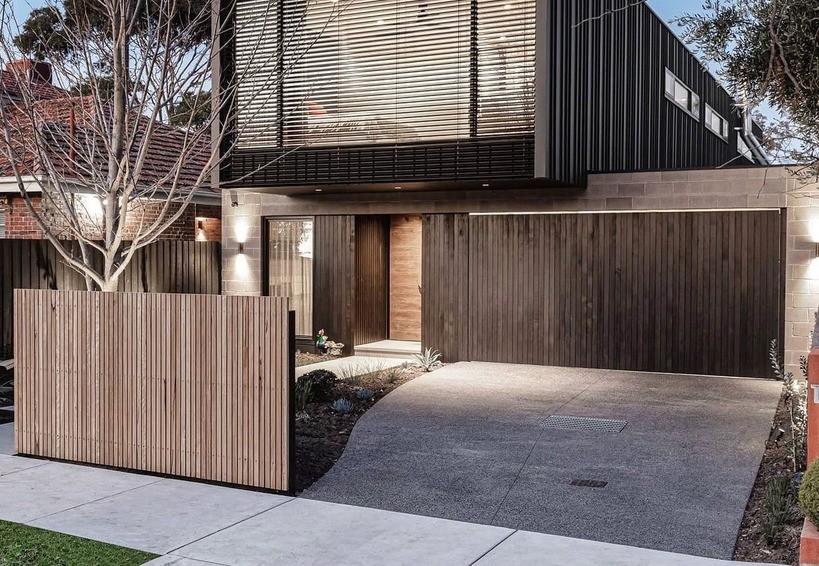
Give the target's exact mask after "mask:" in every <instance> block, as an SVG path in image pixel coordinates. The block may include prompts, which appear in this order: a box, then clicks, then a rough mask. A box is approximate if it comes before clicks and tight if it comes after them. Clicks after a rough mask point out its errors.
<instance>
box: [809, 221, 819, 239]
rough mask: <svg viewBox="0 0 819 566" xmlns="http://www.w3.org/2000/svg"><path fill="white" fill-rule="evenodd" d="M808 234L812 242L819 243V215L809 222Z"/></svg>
mask: <svg viewBox="0 0 819 566" xmlns="http://www.w3.org/2000/svg"><path fill="white" fill-rule="evenodd" d="M808 234H810V241H811V242H813V243H814V244H819V217H817V218H813V219H811V220H810V221H809V222H808Z"/></svg>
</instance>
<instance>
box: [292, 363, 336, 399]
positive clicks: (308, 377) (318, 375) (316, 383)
mask: <svg viewBox="0 0 819 566" xmlns="http://www.w3.org/2000/svg"><path fill="white" fill-rule="evenodd" d="M337 380H338V378H337V377H336V374H334V373H333V372H331V371H327V370H326V369H314V370H313V371H310V372H307V373H305V374H304V375H303V376H301V377H300V378H299V381H298V383H303V385H302V387H305V388H307V387H309V389H310V393H309V396H308V401H307V402H308V403H312V402H314V401H327V400H329V399H330V398H332V396H333V390H334V389H335V387H336V381H337ZM298 383H296V386H297V387H298ZM296 396H297V398H298V393H297V394H296Z"/></svg>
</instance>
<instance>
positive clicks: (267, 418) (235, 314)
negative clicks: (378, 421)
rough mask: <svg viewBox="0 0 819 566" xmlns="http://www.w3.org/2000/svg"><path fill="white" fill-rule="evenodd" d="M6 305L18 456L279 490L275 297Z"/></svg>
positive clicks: (121, 297) (278, 313)
mask: <svg viewBox="0 0 819 566" xmlns="http://www.w3.org/2000/svg"><path fill="white" fill-rule="evenodd" d="M14 301H15V305H14V307H15V312H16V313H17V316H16V317H15V333H16V336H17V340H16V343H15V352H14V354H15V358H16V360H17V367H16V369H15V382H16V387H15V395H16V396H15V405H16V417H17V418H16V425H15V426H16V428H15V442H16V448H17V451H18V452H19V453H21V454H27V455H32V456H41V457H45V458H54V459H58V460H68V461H75V462H84V463H91V464H100V465H104V466H112V467H119V468H125V469H131V470H140V471H149V472H155V473H160V474H168V475H172V476H181V477H188V478H196V479H201V480H211V481H219V482H227V483H235V484H241V485H245V486H250V487H258V488H265V489H271V490H276V491H285V492H286V491H290V486H291V482H290V471H291V462H290V458H291V455H292V448H293V446H292V435H291V431H290V427H291V426H292V415H291V411H292V400H291V389H292V388H291V386H290V385H291V384H290V381H291V380H292V379H293V375H292V374H293V368H292V364H291V363H290V361H291V360H290V358H292V357H293V355H294V352H293V351H292V349H293V342H292V340H291V333H292V332H293V331H294V329H293V328H292V326H293V323H292V320H291V319H290V317H289V314H288V309H289V306H288V299H287V298H282V297H234V296H219V295H180V294H148V293H96V292H87V291H62V290H33V289H17V290H15V291H14ZM225 416H227V417H228V418H225Z"/></svg>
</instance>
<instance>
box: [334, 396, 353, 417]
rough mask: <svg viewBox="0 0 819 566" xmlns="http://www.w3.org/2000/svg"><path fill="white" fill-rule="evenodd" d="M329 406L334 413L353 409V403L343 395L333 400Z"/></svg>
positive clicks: (347, 411)
mask: <svg viewBox="0 0 819 566" xmlns="http://www.w3.org/2000/svg"><path fill="white" fill-rule="evenodd" d="M331 407H332V409H333V410H334V411H335V412H336V413H349V412H350V411H352V410H353V404H352V403H351V402H350V401H349V399H344V398H343V397H342V398H341V399H336V400H335V401H333V404H332V405H331Z"/></svg>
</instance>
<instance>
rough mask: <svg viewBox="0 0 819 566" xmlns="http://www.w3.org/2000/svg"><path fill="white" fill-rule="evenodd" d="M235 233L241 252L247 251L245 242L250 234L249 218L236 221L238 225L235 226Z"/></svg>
mask: <svg viewBox="0 0 819 566" xmlns="http://www.w3.org/2000/svg"><path fill="white" fill-rule="evenodd" d="M234 233H235V235H236V242H238V244H239V253H240V254H243V253H245V243H246V242H247V237H248V234H249V233H250V223H249V222H248V221H247V219H244V218H243V219H239V220H237V221H236V226H235V227H234Z"/></svg>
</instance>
